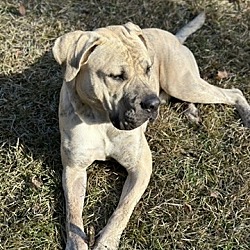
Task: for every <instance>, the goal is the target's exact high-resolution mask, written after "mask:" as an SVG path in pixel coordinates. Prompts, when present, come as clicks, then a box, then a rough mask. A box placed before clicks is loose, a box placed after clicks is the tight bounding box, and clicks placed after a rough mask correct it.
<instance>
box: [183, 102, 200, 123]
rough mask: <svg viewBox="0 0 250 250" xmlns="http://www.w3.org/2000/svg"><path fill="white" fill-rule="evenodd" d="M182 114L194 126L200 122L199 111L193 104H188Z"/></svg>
mask: <svg viewBox="0 0 250 250" xmlns="http://www.w3.org/2000/svg"><path fill="white" fill-rule="evenodd" d="M184 114H185V116H186V117H187V118H188V120H189V121H191V122H193V123H195V124H199V123H200V121H201V118H200V116H199V111H198V109H197V108H196V107H195V105H194V104H193V103H189V105H188V108H187V109H186V111H185V112H184Z"/></svg>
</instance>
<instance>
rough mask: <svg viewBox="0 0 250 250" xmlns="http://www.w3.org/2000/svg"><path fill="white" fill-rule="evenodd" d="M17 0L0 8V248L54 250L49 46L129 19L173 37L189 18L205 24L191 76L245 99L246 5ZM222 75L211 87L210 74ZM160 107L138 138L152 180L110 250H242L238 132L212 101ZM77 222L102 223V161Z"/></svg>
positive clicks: (235, 121) (106, 205) (55, 86)
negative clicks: (194, 117)
mask: <svg viewBox="0 0 250 250" xmlns="http://www.w3.org/2000/svg"><path fill="white" fill-rule="evenodd" d="M24 5H25V8H26V14H25V15H24V16H22V15H20V13H19V12H18V1H14V0H12V1H11V0H4V1H1V3H0V30H1V31H0V57H1V64H0V106H1V117H0V131H1V132H0V166H1V167H0V228H1V229H0V249H63V247H64V246H65V231H64V223H65V211H64V199H63V193H62V188H61V172H62V167H61V162H60V154H59V147H60V141H59V131H58V118H57V106H58V97H59V91H60V86H61V82H62V77H61V72H60V69H59V67H58V66H57V64H56V63H55V61H54V60H53V58H52V55H51V51H50V50H51V46H52V44H53V41H54V40H55V39H56V38H57V37H58V36H60V35H62V34H64V33H66V32H68V31H71V30H76V29H86V30H91V29H94V28H97V27H102V26H105V25H108V24H122V23H125V22H127V21H133V22H134V23H137V24H138V25H140V26H141V27H158V28H162V29H167V30H169V31H172V32H176V31H177V30H178V28H180V27H181V26H182V25H184V24H185V23H186V22H187V21H188V20H190V19H191V18H192V17H194V16H195V15H196V14H197V13H199V12H201V11H202V10H205V11H206V13H207V20H206V23H205V25H204V26H203V28H202V29H201V30H199V31H198V32H197V33H196V34H194V35H193V36H192V37H190V38H189V39H188V41H187V43H186V44H187V45H188V47H189V48H191V50H192V51H193V52H194V54H195V56H196V58H197V61H198V63H199V66H200V70H201V75H202V77H203V78H204V79H206V80H207V81H209V82H210V83H212V84H215V85H218V86H221V87H227V88H231V87H237V88H240V89H241V90H242V91H243V92H244V94H245V96H246V97H247V98H248V100H250V85H249V61H250V58H249V47H250V37H249V29H248V28H249V25H250V24H249V3H248V1H243V0H242V1H231V3H230V2H229V1H226V0H223V1H220V0H211V1H205V0H196V1H189V0H187V1H184V0H183V1H182V0H179V1H177V0H176V1H170V0H169V1H166V0H155V1H142V0H139V1H138V0H131V1H130V2H127V1H124V0H117V1H106V0H99V1H97V0H93V1H80V0H67V1H66V0H61V1H52V0H48V1H39V0H34V1H24ZM221 70H226V71H227V72H228V73H229V77H228V78H225V79H218V78H217V77H216V75H217V71H221ZM198 107H199V110H200V112H201V117H202V123H201V125H199V126H197V125H194V124H191V123H190V122H189V121H188V120H187V119H186V118H185V116H184V115H183V111H184V110H185V104H180V103H171V104H170V105H167V106H163V107H162V108H161V112H160V116H159V118H158V120H157V121H156V122H155V123H154V124H152V125H150V127H149V129H148V131H147V138H148V141H149V144H150V147H151V149H152V154H153V161H154V172H153V175H152V178H151V182H150V185H149V187H148V188H147V191H146V192H145V194H144V195H143V198H142V199H141V201H140V202H139V204H138V205H137V206H136V209H135V211H134V213H133V215H132V218H131V220H130V222H129V224H128V226H127V228H126V230H125V231H124V233H123V235H122V240H121V245H120V249H124V250H126V249H127V250H128V249H130V250H131V249H148V250H149V249H150V250H153V249H157V250H162V249H164V250H168V249H195V250H196V249H197V250H199V249H218V250H222V249H223V250H234V249H237V250H238V249H242V250H243V249H244V250H245V249H250V245H249V244H250V243H249V242H250V184H249V183H250V170H249V165H250V144H249V139H250V133H249V130H247V129H245V128H243V126H242V124H241V122H240V120H239V116H238V114H237V113H236V112H235V110H234V109H233V108H232V107H228V106H224V105H198ZM88 176H89V182H88V194H87V198H86V206H85V210H84V212H83V220H84V222H85V225H86V231H87V232H88V231H89V230H90V229H91V227H94V229H95V231H96V233H97V232H98V231H99V230H100V229H101V228H102V227H103V226H104V225H105V223H106V221H107V219H108V217H109V216H110V214H111V213H112V211H113V209H114V208H115V206H116V204H117V202H118V198H119V194H120V192H121V188H122V184H123V181H124V180H125V178H126V172H125V171H124V169H123V168H122V167H120V166H119V165H117V164H116V163H114V162H111V163H95V164H93V166H91V167H90V168H89V171H88Z"/></svg>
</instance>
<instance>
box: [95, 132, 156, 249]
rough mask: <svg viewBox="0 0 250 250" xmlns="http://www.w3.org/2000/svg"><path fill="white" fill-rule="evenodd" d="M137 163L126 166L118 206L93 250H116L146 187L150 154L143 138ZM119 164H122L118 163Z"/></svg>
mask: <svg viewBox="0 0 250 250" xmlns="http://www.w3.org/2000/svg"><path fill="white" fill-rule="evenodd" d="M141 150H142V151H141V155H140V157H139V159H138V163H137V164H136V165H134V166H126V165H125V164H123V165H124V166H125V167H126V169H127V172H128V176H127V179H126V181H125V184H124V187H123V190H122V194H121V197H120V201H119V204H118V206H117V208H116V210H115V211H114V213H113V214H112V216H111V217H110V219H109V221H108V223H107V225H106V226H105V227H104V229H103V230H102V231H101V233H100V236H99V239H98V241H97V243H96V246H95V247H94V250H116V249H118V246H119V241H120V237H121V234H122V232H123V230H124V229H125V227H126V225H127V223H128V221H129V218H130V216H131V214H132V212H133V210H134V207H135V205H136V204H137V202H138V201H139V200H140V198H141V196H142V194H143V193H144V191H145V189H146V188H147V186H148V183H149V180H150V176H151V173H152V157H151V152H150V149H149V147H148V144H147V142H146V139H145V137H144V136H143V145H142V148H141ZM120 163H122V162H121V161H120Z"/></svg>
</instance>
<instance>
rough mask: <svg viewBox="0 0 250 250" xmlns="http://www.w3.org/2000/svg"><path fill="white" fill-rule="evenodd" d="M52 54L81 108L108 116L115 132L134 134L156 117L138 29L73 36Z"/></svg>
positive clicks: (155, 89) (149, 64) (127, 27)
mask: <svg viewBox="0 0 250 250" xmlns="http://www.w3.org/2000/svg"><path fill="white" fill-rule="evenodd" d="M53 54H54V57H55V59H56V60H57V62H58V63H59V64H61V65H62V66H63V69H64V80H65V81H66V82H74V83H75V86H76V91H77V94H78V95H79V97H80V98H81V101H82V102H83V104H86V105H90V106H91V107H92V108H96V109H99V110H104V111H105V112H106V113H107V114H108V116H109V119H110V121H111V122H112V124H113V125H114V126H115V127H116V128H118V129H122V130H131V129H134V128H137V127H139V126H141V125H142V124H143V123H144V122H146V121H148V120H154V119H155V118H156V117H157V114H158V107H159V104H160V100H159V98H158V96H157V94H158V93H157V92H158V91H159V90H158V87H155V86H158V84H157V83H154V82H153V79H152V78H151V71H152V68H153V66H154V65H153V61H152V58H150V56H149V53H148V48H147V44H146V41H145V39H144V37H143V34H142V31H141V29H140V28H139V27H138V26H136V25H134V24H132V23H127V24H125V25H124V26H110V27H107V28H101V29H98V30H96V31H92V32H83V31H75V32H71V33H68V34H66V35H64V36H62V37H59V38H58V39H57V40H56V42H55V45H54V47H53Z"/></svg>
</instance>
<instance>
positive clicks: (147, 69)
mask: <svg viewBox="0 0 250 250" xmlns="http://www.w3.org/2000/svg"><path fill="white" fill-rule="evenodd" d="M151 67H152V66H151V65H148V66H147V68H146V70H145V73H146V75H149V73H150V70H151Z"/></svg>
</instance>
